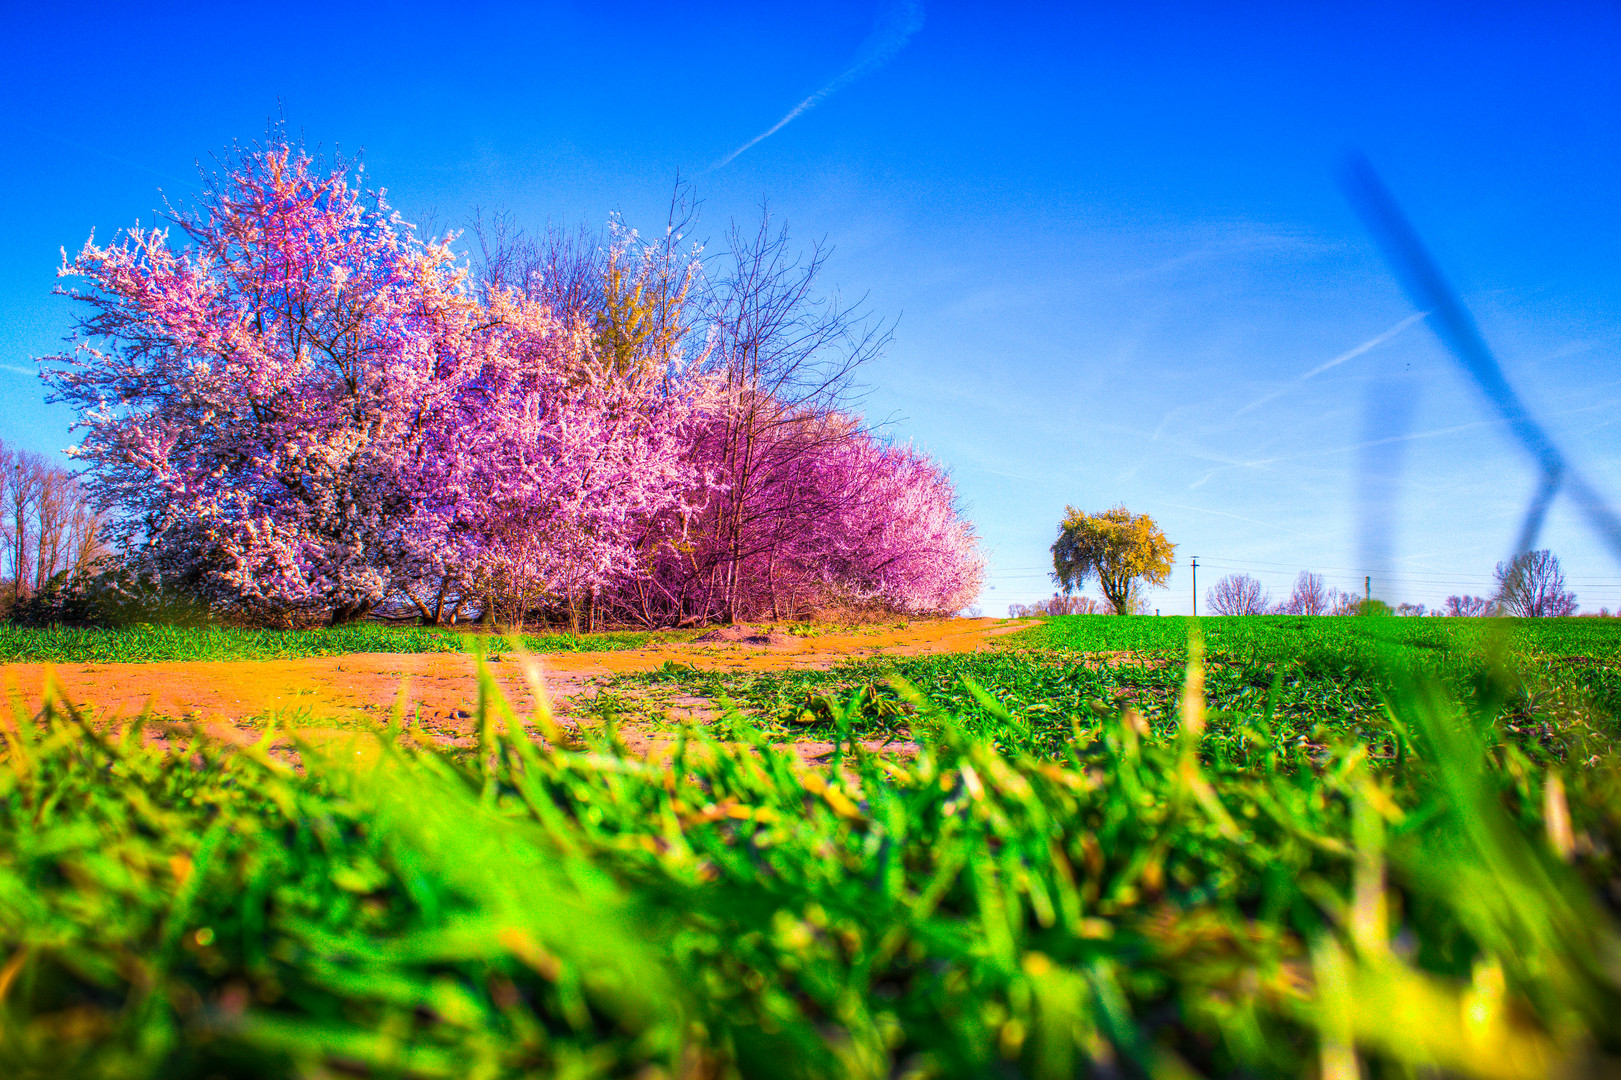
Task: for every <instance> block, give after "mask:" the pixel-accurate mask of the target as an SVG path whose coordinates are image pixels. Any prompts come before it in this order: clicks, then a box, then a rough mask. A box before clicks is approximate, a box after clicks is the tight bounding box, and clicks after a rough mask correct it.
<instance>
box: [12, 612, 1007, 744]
mask: <svg viewBox="0 0 1621 1080" xmlns="http://www.w3.org/2000/svg"><path fill="white" fill-rule="evenodd" d="M1026 625H1028V623H1026V622H1009V621H1008V620H1005V619H945V620H937V621H931V622H915V623H911V624H908V625H906V626H904V627H901V628H895V627H874V628H866V629H860V630H854V631H844V632H837V633H824V634H818V635H815V636H811V637H804V638H792V639H788V640H780V639H779V640H777V641H775V642H774V643H773V644H771V645H765V646H761V645H751V644H746V643H728V642H716V643H699V642H692V643H681V644H675V643H670V644H659V645H656V646H652V647H649V648H645V649H636V650H627V651H624V652H605V653H549V654H544V655H540V656H536V657H533V658H531V659H529V660H527V661H526V660H520V659H517V658H512V657H508V658H505V659H504V660H502V661H501V662H497V663H492V664H491V665H490V670H491V672H492V674H493V675H494V676H495V679H496V681H497V683H498V684H500V686H501V688H502V690H503V692H504V693H505V694H506V695H507V699H508V701H510V702H511V703H512V706H513V708H514V709H515V710H516V711H517V712H518V714H519V715H520V716H522V715H528V714H531V713H532V712H533V711H534V710H535V707H536V701H535V696H534V693H533V691H532V689H531V683H532V682H539V683H541V684H543V685H544V687H545V690H544V691H543V692H545V693H547V694H549V695H550V696H551V697H552V699H553V700H554V701H555V702H557V703H558V705H559V708H560V711H561V712H563V713H565V714H566V713H567V711H568V704H569V702H571V701H572V700H573V699H574V698H576V697H578V696H579V695H581V694H582V693H586V692H589V691H592V690H593V689H594V688H595V687H597V686H598V685H600V683H601V681H603V680H605V679H606V678H608V677H611V676H613V675H616V674H620V673H624V672H633V671H651V670H654V669H656V668H658V667H660V666H661V665H663V664H665V663H667V662H675V663H680V664H687V665H690V666H692V667H694V668H698V669H700V670H720V671H738V672H748V671H770V670H781V669H785V668H799V667H810V668H825V667H830V666H832V665H833V664H835V663H838V662H840V661H843V660H851V659H860V658H869V657H878V656H913V655H919V654H924V653H943V652H972V651H974V650H976V649H980V648H983V647H984V646H985V645H986V643H987V642H989V641H990V640H991V639H992V638H993V637H996V636H998V635H1001V634H1006V633H1011V632H1013V631H1015V630H1019V629H1022V628H1023V627H1024V626H1026ZM773 638H779V636H778V635H773ZM536 675H538V676H539V678H538V680H537V679H535V678H534V677H535V676H536ZM0 679H3V681H4V685H5V686H6V687H7V689H8V690H9V691H10V692H12V693H15V694H18V695H20V697H21V700H22V701H24V702H26V703H30V704H32V703H34V702H37V701H39V700H40V698H41V695H42V693H43V692H44V689H45V684H46V680H47V679H52V680H54V681H55V683H56V685H57V687H58V688H59V692H60V693H61V694H62V696H63V697H65V698H66V699H67V700H68V701H70V702H73V703H74V704H76V705H80V706H83V707H85V708H86V709H87V711H89V712H90V713H92V714H93V715H97V716H100V717H104V718H108V719H116V718H122V717H131V716H135V715H138V714H139V713H140V712H141V711H142V710H144V709H146V708H148V706H149V705H150V708H151V710H152V713H153V714H154V715H155V716H159V717H164V718H169V719H174V720H181V719H188V720H199V721H203V722H205V723H208V724H211V725H225V726H235V725H236V724H238V723H241V722H244V721H248V720H259V719H263V718H266V717H270V716H277V717H281V718H283V719H284V720H287V721H291V722H292V723H294V724H296V725H297V726H298V727H299V728H300V729H301V730H304V731H305V732H307V733H312V734H313V733H314V732H317V731H320V730H323V729H329V728H337V729H347V730H353V729H354V728H356V727H370V726H373V725H375V724H377V723H379V722H381V721H384V720H386V719H387V718H388V716H389V714H390V712H391V710H392V709H393V707H394V704H395V702H396V700H397V699H398V698H399V697H400V695H401V694H402V693H403V694H404V695H405V698H406V702H407V712H408V714H410V715H412V716H414V717H415V718H416V719H417V722H418V723H419V725H420V726H421V728H422V730H424V731H425V732H427V733H428V734H429V735H431V736H433V737H435V738H437V739H440V740H441V741H446V742H459V741H461V740H463V739H466V738H468V737H470V736H471V735H473V734H474V727H475V724H476V721H475V720H474V717H475V716H476V714H477V703H478V680H477V673H476V665H475V663H474V661H473V660H472V658H470V657H468V656H465V655H461V654H457V653H356V654H352V655H349V656H341V657H311V658H306V659H300V660H249V661H218V662H196V663H169V664H61V665H55V666H53V665H48V664H10V665H6V666H5V667H4V668H3V669H0ZM402 686H403V688H404V689H403V690H402ZM693 704H694V705H697V704H698V703H696V702H695V703H693ZM697 712H698V710H696V709H695V710H694V714H695V715H696V714H697Z"/></svg>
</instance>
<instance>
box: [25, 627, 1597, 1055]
mask: <svg viewBox="0 0 1621 1080" xmlns="http://www.w3.org/2000/svg"><path fill="white" fill-rule="evenodd" d="M949 659H950V658H945V659H943V660H942V661H941V662H942V663H944V662H945V660H949ZM1014 659H1015V660H1016V659H1017V658H1016V655H1015V657H1014ZM1069 666H1070V667H1071V668H1073V667H1075V665H1073V664H1071V665H1069ZM1083 670H1085V669H1084V668H1083ZM1155 670H1158V671H1162V672H1163V671H1165V670H1166V669H1164V668H1160V669H1155ZM1221 670H1222V669H1221V668H1220V667H1219V666H1218V664H1215V663H1213V664H1212V665H1211V666H1209V667H1208V668H1207V667H1206V665H1205V664H1204V662H1203V661H1202V659H1201V658H1200V656H1199V654H1198V652H1197V651H1195V652H1194V653H1193V654H1192V655H1191V656H1190V657H1189V658H1188V662H1187V663H1186V665H1185V666H1184V665H1182V664H1178V665H1177V667H1176V669H1175V671H1174V674H1175V677H1176V678H1177V679H1178V680H1180V685H1181V690H1180V692H1179V693H1178V694H1177V696H1176V703H1175V708H1174V713H1173V714H1171V715H1168V716H1164V717H1161V718H1160V721H1159V722H1157V723H1152V724H1151V723H1149V722H1147V721H1146V719H1145V718H1144V717H1143V715H1142V714H1141V713H1140V712H1139V711H1138V710H1137V707H1136V705H1135V704H1134V703H1132V702H1119V703H1111V702H1105V701H1103V700H1101V699H1094V700H1095V702H1096V704H1095V705H1088V706H1087V707H1086V709H1085V711H1084V712H1080V711H1076V712H1073V713H1071V714H1069V722H1068V724H1067V725H1066V726H1067V728H1068V730H1069V734H1068V736H1067V737H1065V738H1062V739H1055V738H1053V737H1051V736H1050V734H1049V735H1043V736H1041V737H1040V738H1032V737H1027V736H1025V735H1023V734H1018V733H1017V732H1018V731H1019V730H1020V729H1021V727H1023V728H1030V729H1031V731H1032V732H1034V730H1035V729H1034V728H1033V727H1032V725H1031V721H1030V719H1029V718H1030V717H1033V716H1040V715H1041V713H1040V712H1039V711H1038V710H1036V709H1035V706H1036V705H1039V704H1040V702H1039V701H1027V698H1031V697H1036V696H1039V695H1040V694H1041V693H1044V692H1045V691H1044V690H1041V689H1040V687H1039V684H1037V683H1026V684H1023V685H1024V689H1023V690H1020V689H1019V686H1018V685H1009V686H1004V687H1002V688H1001V692H1002V693H1003V694H1004V695H1006V696H1007V698H1008V700H1007V702H1006V703H1004V702H1003V701H1001V700H998V695H997V694H993V693H991V692H990V691H987V690H986V689H985V688H984V687H982V686H980V685H979V684H978V683H976V682H974V681H972V680H971V679H970V680H969V681H964V680H962V679H961V677H960V676H961V674H962V672H961V671H959V672H957V675H958V678H957V679H956V680H955V683H954V685H955V686H956V687H957V688H958V689H957V690H948V683H947V680H946V675H947V674H948V671H947V669H945V668H942V669H940V671H939V672H938V674H940V676H941V678H940V679H939V680H937V682H936V684H935V685H933V687H932V688H931V689H927V690H925V689H914V688H911V687H910V686H908V685H907V684H906V683H905V682H903V681H900V680H895V681H893V682H891V683H886V684H883V687H884V689H885V690H886V691H887V692H888V693H889V694H891V695H893V698H894V700H896V701H898V702H899V703H900V705H901V706H904V708H905V710H906V711H907V715H908V716H909V718H910V720H909V733H910V734H911V735H912V736H914V737H916V738H917V739H918V740H919V742H920V744H921V748H920V751H919V753H918V754H917V756H916V757H915V758H914V759H910V760H900V761H897V760H880V759H877V758H874V757H872V756H870V755H867V754H865V753H863V752H862V751H861V750H860V748H859V745H858V744H852V745H850V747H849V749H848V751H847V753H846V754H845V755H843V756H842V759H841V760H840V761H838V762H836V763H835V766H834V767H833V769H831V770H829V771H823V772H816V771H806V770H804V769H803V768H801V767H800V766H799V764H798V762H797V761H796V759H795V758H794V757H793V756H792V755H791V753H789V752H787V751H786V750H784V749H782V748H779V747H778V746H775V745H773V744H772V743H770V742H769V741H767V740H765V739H763V738H762V737H761V736H760V735H759V731H758V728H757V727H756V725H755V724H754V723H753V722H752V721H750V720H749V719H748V718H746V717H745V716H743V715H740V714H739V715H734V716H733V717H732V718H730V720H729V721H728V722H727V725H726V727H727V731H728V733H729V734H730V735H731V736H732V737H733V738H734V739H735V741H728V742H724V743H723V742H717V741H714V740H711V739H709V738H706V737H703V736H700V735H697V734H692V735H690V737H689V738H686V739H684V740H682V741H681V742H680V743H679V744H678V745H677V746H676V747H675V748H674V749H673V752H672V755H671V757H670V759H669V760H667V761H663V762H644V761H639V760H633V759H627V758H626V757H624V756H623V755H622V754H620V753H619V752H618V751H617V750H616V748H615V747H614V746H613V745H612V744H611V743H603V744H601V745H596V746H591V747H584V748H580V749H575V750H563V749H545V750H542V749H537V748H536V746H535V744H534V743H533V742H532V741H531V740H530V738H529V737H527V736H526V735H525V734H524V733H523V732H522V729H521V728H522V726H521V725H520V724H519V723H518V722H517V721H516V719H515V718H513V717H511V716H510V715H509V714H507V713H505V712H504V710H503V709H502V707H501V706H500V703H499V702H498V701H497V700H496V699H495V698H494V695H493V689H492V690H491V691H490V692H489V693H488V694H487V696H486V707H485V709H484V710H483V735H482V738H481V744H480V748H479V750H478V752H477V753H476V754H473V755H469V756H466V757H464V758H455V757H449V756H442V755H440V754H436V753H434V752H432V751H431V750H429V749H424V748H418V747H416V746H415V745H414V744H413V742H412V739H411V736H410V734H409V733H408V732H404V731H400V730H398V729H397V728H396V729H394V730H392V731H390V732H387V733H383V734H381V735H380V736H378V737H376V738H371V737H367V738H364V739H360V740H358V741H356V742H354V743H353V744H345V745H337V744H334V745H329V746H327V747H325V748H315V747H304V748H303V750H302V753H301V759H302V768H301V770H299V771H295V770H293V769H291V768H289V767H288V766H287V765H286V764H284V763H282V762H280V761H278V760H276V759H274V758H272V757H271V756H270V755H269V754H268V753H267V751H266V749H265V747H264V746H261V747H260V748H257V749H253V750H247V751H227V750H225V749H224V748H222V747H220V746H218V745H215V744H213V743H211V742H209V741H207V740H205V739H199V740H197V741H196V742H195V743H193V744H192V745H190V746H187V747H186V748H185V749H184V751H183V752H180V753H176V754H173V755H168V756H165V755H161V754H158V753H157V752H155V751H151V750H147V749H143V748H142V745H141V742H140V738H139V733H138V732H137V731H136V730H135V729H133V728H130V729H126V730H125V731H123V732H122V733H121V734H117V735H115V734H104V733H102V732H100V731H99V730H98V729H97V728H96V726H95V725H92V724H89V723H87V722H84V721H83V720H82V719H80V718H78V717H76V716H74V715H72V714H68V713H63V712H62V711H60V710H57V709H47V710H46V711H45V712H44V713H43V714H42V715H41V716H40V717H39V718H38V719H37V720H29V719H28V718H23V719H22V720H21V721H20V722H19V724H18V726H17V728H16V729H15V730H14V731H13V732H12V734H11V735H9V736H8V737H7V738H6V740H5V748H4V758H3V760H0V943H3V948H4V954H3V955H0V1073H3V1074H4V1075H6V1076H15V1077H58V1076H74V1077H115V1076H116V1077H160V1076H161V1077H165V1078H168V1077H182V1078H184V1077H207V1076H214V1075H220V1076H233V1077H235V1076H247V1077H292V1076H306V1077H314V1076H329V1075H360V1076H378V1077H383V1076H388V1077H403V1076H413V1077H507V1076H513V1077H516V1076H558V1075H562V1076H579V1077H585V1076H611V1075H632V1074H635V1075H640V1076H645V1077H653V1076H677V1075H679V1076H695V1077H696V1076H749V1077H754V1076H788V1077H807V1078H808V1077H835V1076H851V1077H873V1078H877V1077H889V1076H915V1077H924V1076H963V1077H979V1076H986V1075H1006V1076H1032V1077H1066V1076H1072V1075H1079V1074H1086V1075H1106V1076H1148V1075H1158V1076H1186V1075H1211V1076H1280V1077H1281V1076H1306V1075H1311V1076H1316V1075H1324V1076H1331V1077H1349V1076H1354V1075H1356V1073H1357V1071H1358V1067H1359V1065H1360V1066H1361V1067H1364V1068H1366V1069H1367V1070H1368V1075H1373V1076H1415V1075H1436V1074H1438V1073H1446V1074H1454V1075H1470V1076H1480V1077H1502V1078H1514V1077H1541V1076H1547V1075H1553V1074H1555V1073H1564V1074H1568V1075H1583V1074H1592V1075H1599V1074H1602V1073H1604V1072H1606V1071H1607V1070H1612V1069H1613V1068H1614V1067H1615V1065H1616V1063H1617V1057H1616V1055H1617V1054H1618V1053H1621V930H1618V928H1617V923H1616V918H1615V906H1616V904H1617V903H1618V902H1621V868H1618V866H1617V862H1616V858H1617V856H1616V853H1617V852H1618V851H1621V770H1618V768H1617V766H1616V759H1615V758H1614V757H1613V756H1608V755H1607V754H1605V753H1603V752H1602V747H1601V748H1599V750H1598V751H1596V752H1595V755H1594V757H1593V758H1592V759H1591V760H1589V761H1588V763H1586V764H1581V765H1578V764H1575V763H1572V764H1569V765H1567V766H1565V767H1564V768H1562V769H1561V768H1555V767H1553V766H1552V765H1551V764H1550V761H1551V760H1552V758H1551V756H1549V755H1545V754H1544V755H1541V756H1539V753H1538V751H1537V746H1538V745H1539V744H1537V743H1535V742H1534V741H1533V742H1532V743H1531V744H1529V747H1528V746H1527V744H1525V743H1524V742H1523V740H1519V739H1516V738H1513V737H1509V736H1510V735H1511V734H1512V733H1507V732H1506V731H1505V729H1504V728H1503V727H1502V726H1501V724H1500V723H1499V722H1498V721H1497V720H1496V719H1495V717H1496V716H1497V715H1498V713H1499V712H1500V711H1501V710H1499V709H1498V708H1497V706H1498V705H1501V704H1502V703H1501V702H1495V703H1494V702H1493V701H1490V700H1488V699H1487V697H1486V695H1487V694H1489V693H1490V688H1489V686H1488V688H1487V690H1484V691H1482V695H1481V696H1480V697H1479V699H1478V701H1477V704H1476V705H1475V706H1473V707H1471V710H1469V711H1465V710H1464V709H1461V708H1460V707H1458V706H1457V705H1456V704H1455V703H1454V702H1455V698H1454V696H1453V695H1452V693H1451V692H1450V691H1448V690H1447V689H1445V688H1444V687H1442V686H1440V685H1439V684H1437V683H1435V682H1433V681H1426V680H1423V679H1418V680H1413V679H1405V678H1402V677H1401V676H1400V675H1399V673H1398V674H1393V675H1391V677H1390V678H1389V680H1388V686H1387V687H1386V689H1384V690H1383V691H1382V693H1383V708H1384V713H1383V715H1384V717H1385V725H1384V727H1383V729H1382V730H1380V731H1378V732H1377V734H1378V736H1379V739H1380V745H1378V746H1373V745H1370V744H1369V743H1368V742H1367V741H1365V740H1364V739H1362V738H1360V737H1358V735H1357V733H1356V732H1354V731H1350V730H1347V729H1345V728H1343V727H1341V726H1339V725H1337V724H1336V722H1335V717H1334V716H1333V715H1331V714H1328V713H1324V714H1323V715H1321V716H1320V717H1319V722H1318V723H1317V725H1316V728H1315V729H1314V730H1315V735H1316V738H1315V739H1314V740H1312V741H1310V742H1309V744H1303V743H1302V742H1301V740H1299V739H1290V738H1289V737H1287V736H1286V735H1284V734H1282V733H1280V732H1279V731H1278V730H1277V729H1276V728H1275V727H1274V725H1273V724H1272V723H1271V721H1272V720H1274V719H1275V718H1276V716H1277V709H1276V708H1274V709H1269V710H1266V711H1265V712H1263V714H1262V715H1261V716H1260V717H1259V718H1258V722H1255V723H1250V722H1248V721H1246V722H1245V724H1244V728H1245V729H1246V730H1245V731H1244V733H1243V737H1242V739H1241V740H1240V742H1241V745H1242V746H1243V747H1244V748H1245V751H1246V752H1245V753H1244V754H1243V755H1239V754H1235V753H1232V752H1230V746H1231V745H1232V744H1231V742H1230V740H1228V741H1226V742H1224V741H1223V740H1224V738H1225V737H1224V736H1221V735H1219V733H1218V729H1219V727H1220V725H1219V724H1218V723H1217V722H1216V721H1218V720H1219V719H1220V718H1219V717H1217V716H1212V715H1207V714H1206V710H1205V708H1204V703H1205V701H1206V693H1205V684H1206V679H1207V676H1208V677H1209V681H1210V683H1211V684H1212V685H1213V686H1216V687H1217V689H1218V693H1219V685H1220V683H1221V678H1222V676H1221V675H1220V672H1221ZM669 677H671V678H681V677H683V676H682V675H681V673H680V672H679V671H676V672H672V673H669ZM1032 677H1033V676H1032ZM486 686H487V688H488V687H489V684H488V683H486ZM871 689H872V686H871V685H869V686H868V687H866V688H862V687H854V688H852V692H850V693H849V694H847V695H834V694H828V695H824V696H823V699H822V700H823V702H824V707H825V708H826V709H827V710H828V715H827V716H826V717H825V718H824V722H826V723H827V724H829V725H831V726H832V728H833V729H835V730H837V731H840V732H851V731H854V730H855V729H856V728H857V727H859V726H860V725H861V724H864V723H872V722H876V721H875V720H874V719H873V715H874V714H877V713H881V712H883V711H884V709H882V708H881V707H880V703H879V701H878V699H877V692H876V690H874V691H873V692H872V693H867V692H866V690H871ZM1014 691H1017V693H1014ZM1083 692H1089V691H1083ZM951 693H960V694H961V704H962V705H963V706H964V708H963V710H958V709H956V708H954V707H949V706H948V705H941V704H938V702H941V701H948V700H949V695H950V694H951ZM1020 694H1023V695H1025V696H1023V697H1021V696H1019V695H1020ZM970 703H971V715H966V716H963V717H959V716H958V715H957V713H958V712H959V711H970ZM1061 704H1062V703H1061ZM1057 707H1058V706H1055V708H1057ZM1063 707H1064V708H1065V709H1067V708H1068V707H1067V705H1064V706H1063ZM998 714H1000V716H999V715H998ZM1246 715H1247V714H1246ZM987 718H990V719H998V720H999V722H1000V725H1001V729H1002V730H1001V731H997V730H994V729H992V728H990V726H989V719H987ZM535 723H536V724H537V725H538V726H539V727H540V729H541V730H546V728H547V724H548V721H547V719H546V718H545V717H544V716H542V717H537V718H535ZM1042 730H1047V729H1042ZM1006 731H1014V732H1015V734H1014V735H1012V736H1006V735H1005V734H1003V733H1004V732H1006ZM1392 747H1393V750H1394V752H1391V749H1392Z"/></svg>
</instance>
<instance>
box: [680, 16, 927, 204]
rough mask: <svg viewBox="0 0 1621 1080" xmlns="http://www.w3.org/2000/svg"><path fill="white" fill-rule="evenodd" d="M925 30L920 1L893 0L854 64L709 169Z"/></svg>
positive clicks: (766, 135) (879, 64)
mask: <svg viewBox="0 0 1621 1080" xmlns="http://www.w3.org/2000/svg"><path fill="white" fill-rule="evenodd" d="M921 29H923V5H922V3H920V2H918V0H889V2H887V3H885V4H884V5H883V6H882V7H881V8H879V9H878V17H877V18H876V19H875V20H874V24H873V28H872V33H870V34H868V35H867V40H865V41H863V42H862V43H861V48H859V49H857V50H856V55H855V59H853V60H852V61H850V66H849V67H847V68H845V69H844V70H843V71H842V72H840V73H839V74H838V75H835V76H834V77H833V79H832V80H831V81H829V82H828V83H827V85H825V86H823V87H822V88H821V89H820V90H818V91H816V93H814V94H812V95H811V96H810V97H808V98H806V99H805V100H804V101H801V102H800V103H799V104H798V105H795V106H794V107H793V108H792V109H789V110H788V115H787V116H784V117H783V118H782V119H781V120H778V121H777V122H776V123H775V124H773V125H772V126H771V127H770V128H768V129H766V130H765V131H762V132H761V133H760V134H758V135H756V136H755V137H754V138H752V139H750V140H749V141H748V142H746V143H744V144H743V145H742V146H739V147H738V148H737V149H736V150H733V151H732V152H731V153H730V154H727V155H726V156H725V157H723V158H721V159H720V160H719V161H717V162H715V163H714V164H713V165H711V166H710V167H709V171H710V172H713V171H715V170H716V169H719V168H723V167H725V166H726V165H728V164H730V163H731V161H732V159H734V158H736V157H737V155H739V154H741V153H742V152H743V151H745V150H747V149H749V148H750V147H752V146H755V145H756V144H758V143H761V142H764V141H765V140H766V139H769V138H771V136H773V135H775V134H776V133H777V132H779V131H781V130H782V129H783V128H785V127H787V126H788V124H789V123H790V122H792V121H793V120H794V119H795V118H796V117H798V116H800V115H801V114H803V113H805V112H808V111H809V110H811V109H813V108H815V107H816V106H817V105H819V104H821V102H822V101H823V100H824V99H825V98H827V97H830V96H831V95H833V94H836V93H838V92H839V91H840V90H842V89H844V88H845V87H846V86H849V85H850V84H851V83H853V82H855V81H856V80H857V79H859V78H861V76H863V75H866V74H868V73H869V72H872V71H876V70H877V69H878V68H881V67H883V66H884V65H885V64H887V63H888V62H889V61H890V59H891V58H893V57H894V55H895V54H896V53H898V52H900V51H901V49H902V47H904V46H905V44H906V43H907V41H909V40H910V39H911V37H912V35H913V34H915V33H917V32H918V31H919V30H921Z"/></svg>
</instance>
